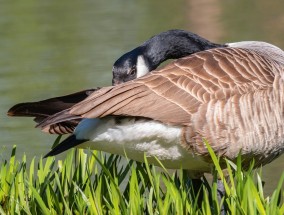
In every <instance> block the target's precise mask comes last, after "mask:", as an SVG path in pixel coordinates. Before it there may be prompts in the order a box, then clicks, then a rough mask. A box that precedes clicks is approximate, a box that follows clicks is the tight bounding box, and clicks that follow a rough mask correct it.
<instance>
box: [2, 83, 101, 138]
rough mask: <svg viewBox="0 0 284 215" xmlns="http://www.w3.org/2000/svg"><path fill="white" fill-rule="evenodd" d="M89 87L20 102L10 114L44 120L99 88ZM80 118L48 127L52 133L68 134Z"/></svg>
mask: <svg viewBox="0 0 284 215" xmlns="http://www.w3.org/2000/svg"><path fill="white" fill-rule="evenodd" d="M98 89H99V88H95V89H88V90H84V91H80V92H77V93H73V94H69V95H65V96H60V97H55V98H51V99H46V100H42V101H38V102H26V103H20V104H17V105H15V106H13V107H12V108H10V109H9V111H8V113H7V114H8V115H9V116H30V117H35V118H34V120H35V122H37V123H40V122H42V121H44V120H45V119H46V118H48V117H50V116H52V115H54V114H56V113H58V112H61V111H63V110H66V109H68V108H70V107H72V106H73V105H74V104H77V103H78V102H81V101H83V100H84V99H85V98H87V97H88V96H89V95H90V94H91V93H93V92H94V91H96V90H98ZM80 121H81V120H80V119H74V120H70V121H65V122H62V123H56V124H53V125H52V126H50V127H48V128H46V131H47V132H48V133H50V134H68V133H72V132H73V131H74V128H75V127H76V126H77V125H78V123H79V122H80Z"/></svg>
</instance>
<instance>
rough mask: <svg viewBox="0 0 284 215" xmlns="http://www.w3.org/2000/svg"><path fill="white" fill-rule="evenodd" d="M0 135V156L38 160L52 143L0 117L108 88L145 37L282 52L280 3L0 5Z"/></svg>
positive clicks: (22, 123)
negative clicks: (259, 45) (255, 45)
mask: <svg viewBox="0 0 284 215" xmlns="http://www.w3.org/2000/svg"><path fill="white" fill-rule="evenodd" d="M0 2H1V7H0V29H1V33H0V75H1V78H0V93H1V106H0V134H1V149H2V153H0V155H1V156H2V158H7V157H9V153H10V151H11V147H12V145H14V144H16V145H17V148H18V154H19V155H21V154H23V153H24V152H25V153H26V154H27V155H28V158H32V157H33V156H41V155H43V154H45V153H46V152H47V151H48V150H49V149H50V147H51V145H52V143H53V141H54V139H55V137H54V136H51V135H47V134H43V133H41V132H39V131H38V130H37V129H33V126H34V123H33V122H32V121H31V120H30V119H24V118H23V119H19V118H8V117H6V111H7V110H8V108H9V107H11V105H13V104H16V103H19V102H22V101H35V100H38V99H43V98H48V97H52V96H56V95H63V94H68V93H71V92H74V91H78V90H81V89H85V88H91V87H95V86H104V85H110V83H111V69H112V64H113V62H114V61H115V60H116V59H117V58H118V57H119V56H120V55H121V54H123V53H125V52H126V51H128V50H130V49H132V48H134V47H136V46H137V45H139V44H140V43H142V42H143V41H144V40H145V39H148V38H149V37H150V36H152V35H154V34H156V33H158V32H161V31H164V30H167V29H172V28H181V29H188V30H191V31H194V32H196V33H200V34H202V35H203V36H205V37H207V38H208V39H211V40H214V41H216V42H229V41H240V40H264V41H268V42H271V43H274V44H276V45H278V46H280V47H282V48H284V40H283V39H282V38H283V36H282V35H283V33H284V28H283V24H284V15H283V13H282V9H283V6H284V3H283V1H274V2H268V1H264V0H261V1H256V0H254V1H249V2H247V1H244V0H242V1H236V0H233V1H225V0H222V1H218V0H211V1H208V2H205V1H189V0H188V1H185V0H177V1H171V0H163V1H150V0H146V1H130V0H112V1H102V0H100V1H98V0H94V1H91V0H87V1H67V0H64V1H55V0H51V1H35V0H27V1H1V0H0ZM283 161H284V158H283V156H282V157H281V158H279V159H277V160H276V161H275V162H273V163H272V164H270V165H269V166H268V167H267V168H265V177H266V178H267V180H268V178H269V182H271V181H272V182H271V183H269V184H268V183H267V189H268V190H269V189H272V188H273V187H274V186H275V183H273V181H277V180H278V178H279V176H280V173H281V172H283V169H284V168H283V166H284V164H283Z"/></svg>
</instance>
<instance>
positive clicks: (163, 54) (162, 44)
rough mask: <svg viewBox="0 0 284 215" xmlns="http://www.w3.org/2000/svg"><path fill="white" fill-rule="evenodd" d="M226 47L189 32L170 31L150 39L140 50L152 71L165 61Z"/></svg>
mask: <svg viewBox="0 0 284 215" xmlns="http://www.w3.org/2000/svg"><path fill="white" fill-rule="evenodd" d="M224 46H225V45H221V44H217V43H212V42H210V41H208V40H206V39H204V38H202V37H200V36H198V35H197V34H194V33H191V32H188V31H184V30H169V31H166V32H163V33H161V34H158V35H156V36H154V37H152V38H150V39H149V40H147V41H146V42H145V43H143V44H142V45H141V46H140V47H138V49H140V51H141V52H142V53H143V56H144V57H145V58H146V60H147V61H148V66H149V68H150V71H151V70H153V69H156V68H157V67H158V66H159V65H160V64H161V63H162V62H164V61H165V60H168V59H178V58H181V57H184V56H187V55H190V54H193V53H196V52H199V51H204V50H207V49H212V48H218V47H224Z"/></svg>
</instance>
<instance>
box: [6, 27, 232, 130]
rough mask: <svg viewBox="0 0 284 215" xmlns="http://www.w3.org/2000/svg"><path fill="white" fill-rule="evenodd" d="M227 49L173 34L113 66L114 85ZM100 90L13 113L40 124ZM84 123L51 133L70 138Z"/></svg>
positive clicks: (55, 127) (19, 107) (60, 127)
mask: <svg viewBox="0 0 284 215" xmlns="http://www.w3.org/2000/svg"><path fill="white" fill-rule="evenodd" d="M225 46H227V45H222V44H217V43H212V42H210V41H208V40H206V39H204V38H202V37H201V36H199V35H197V34H194V33H192V32H188V31H184V30H169V31H165V32H162V33H160V34H158V35H155V36H153V37H151V38H150V39H149V40H147V41H146V42H144V43H143V44H142V45H140V46H138V47H137V48H135V49H133V50H131V51H129V52H127V53H126V54H124V55H122V56H121V57H120V58H119V59H118V60H116V61H115V63H114V65H113V70H112V73H113V79H112V83H113V85H117V84H120V83H124V82H126V81H130V80H133V79H136V78H139V77H141V76H143V75H145V74H147V73H148V72H150V71H152V70H154V69H156V68H157V67H158V66H159V65H160V64H161V63H162V62H164V61H165V60H168V59H177V58H181V57H184V56H187V55H190V54H193V53H196V52H199V51H204V50H207V49H212V48H217V47H225ZM98 89H99V88H94V89H88V90H84V91H81V92H77V93H73V94H70V95H66V96H60V97H56V98H52V99H47V100H42V101H38V102H26V103H20V104H17V105H15V106H14V107H13V108H11V109H10V110H9V113H8V114H10V115H13V116H30V117H35V121H36V122H40V121H42V120H43V119H45V118H46V117H48V116H51V115H53V114H55V113H58V112H60V111H62V110H65V109H67V108H70V107H72V106H73V105H74V104H76V103H78V102H80V101H83V100H84V99H85V98H87V97H88V96H89V95H90V94H91V93H92V92H94V91H96V90H98ZM79 122H80V119H77V120H70V121H67V122H63V123H58V124H53V125H51V128H50V129H49V133H55V134H69V133H72V132H73V131H74V128H75V127H76V126H77V125H78V123H79Z"/></svg>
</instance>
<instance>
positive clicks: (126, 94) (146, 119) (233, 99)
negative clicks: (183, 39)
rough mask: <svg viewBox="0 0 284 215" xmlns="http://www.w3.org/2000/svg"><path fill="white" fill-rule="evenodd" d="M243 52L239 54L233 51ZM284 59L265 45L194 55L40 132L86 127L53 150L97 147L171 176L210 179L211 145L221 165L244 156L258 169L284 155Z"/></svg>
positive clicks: (95, 98)
mask: <svg viewBox="0 0 284 215" xmlns="http://www.w3.org/2000/svg"><path fill="white" fill-rule="evenodd" d="M234 46H237V47H234ZM283 70H284V52H283V51H282V50H281V49H279V48H277V47H275V46H273V45H271V44H268V43H264V42H244V43H239V44H231V47H225V48H216V49H211V50H207V51H202V52H198V53H195V54H193V55H190V56H187V57H184V58H181V59H178V60H176V61H174V62H172V63H170V64H168V65H167V66H166V67H164V68H163V69H160V70H157V71H153V72H152V73H151V74H148V75H146V76H143V77H141V78H139V79H135V80H132V81H130V82H127V83H123V84H120V85H117V86H112V87H104V88H102V89H100V90H98V91H95V92H93V93H91V94H90V95H89V96H88V97H87V98H86V99H85V100H83V101H82V102H79V103H78V104H75V105H74V106H72V107H71V108H69V109H66V110H64V111H61V112H59V113H57V114H55V115H53V116H51V117H48V118H47V119H45V120H44V121H42V122H41V123H40V124H39V125H38V127H39V128H41V129H42V130H44V131H49V129H50V125H53V124H56V123H62V122H65V121H69V120H77V119H83V120H82V121H81V122H80V123H79V125H78V126H77V127H76V129H75V131H74V132H73V134H72V135H71V136H69V137H68V138H67V139H65V140H64V141H63V142H62V143H61V144H59V145H58V146H57V147H55V148H54V149H52V150H51V152H50V153H49V154H48V156H49V155H56V154H58V153H60V152H62V151H64V150H67V149H68V148H71V147H74V146H77V147H90V148H92V149H97V150H103V151H107V152H110V153H115V154H120V155H125V152H126V154H127V156H128V157H129V158H131V159H133V160H138V161H143V155H144V153H146V155H147V156H148V158H149V161H150V162H153V163H155V159H154V157H157V158H158V159H159V160H160V161H161V162H163V164H164V165H165V167H167V168H180V167H181V166H182V168H184V169H188V170H190V171H198V172H201V173H203V172H210V170H211V163H210V159H208V151H207V149H206V147H205V145H204V143H203V141H202V139H203V138H205V139H207V140H208V142H209V143H210V145H211V147H212V148H213V150H214V151H215V152H216V153H217V154H218V155H219V156H221V157H222V158H228V159H231V160H234V159H235V158H236V157H237V155H238V154H239V152H241V154H242V155H243V157H244V158H245V159H246V160H247V161H250V160H252V159H255V160H256V163H257V164H258V165H260V164H262V165H263V164H266V163H268V162H270V161H272V160H273V159H274V158H276V157H277V156H279V155H280V154H281V153H282V152H283V150H284V126H283V125H284V116H283V104H284V101H283V99H284V95H283V92H284V89H283V88H284V85H283V81H284V79H283V77H284V76H283V72H284V71H283Z"/></svg>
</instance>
